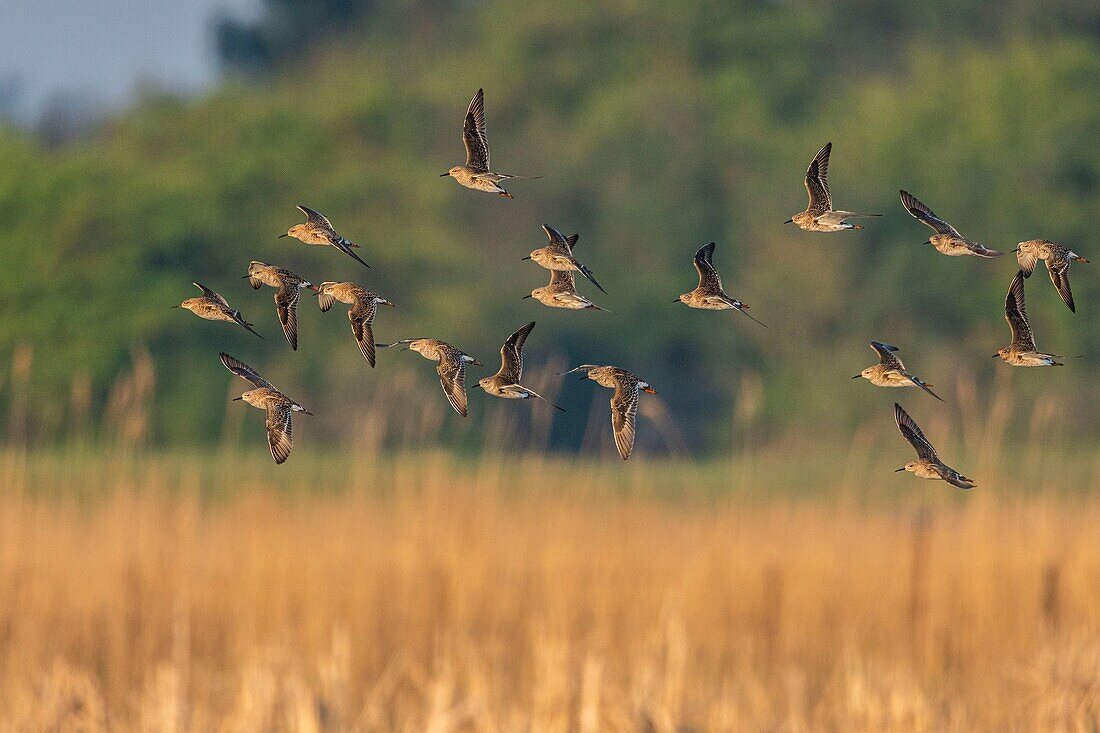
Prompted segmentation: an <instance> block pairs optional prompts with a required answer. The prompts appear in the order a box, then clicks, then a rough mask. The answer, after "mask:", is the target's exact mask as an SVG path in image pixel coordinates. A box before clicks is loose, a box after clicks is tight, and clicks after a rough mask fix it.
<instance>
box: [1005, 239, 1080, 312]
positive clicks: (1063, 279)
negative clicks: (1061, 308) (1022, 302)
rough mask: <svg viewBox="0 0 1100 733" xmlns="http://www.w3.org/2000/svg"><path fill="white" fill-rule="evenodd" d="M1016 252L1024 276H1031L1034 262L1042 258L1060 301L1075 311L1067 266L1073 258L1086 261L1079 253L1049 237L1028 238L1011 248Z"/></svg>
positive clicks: (1071, 262) (1071, 310)
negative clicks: (1060, 298) (1060, 297)
mask: <svg viewBox="0 0 1100 733" xmlns="http://www.w3.org/2000/svg"><path fill="white" fill-rule="evenodd" d="M1013 251H1014V252H1015V253H1016V261H1017V262H1019V263H1020V270H1021V271H1022V272H1023V273H1024V277H1031V273H1032V272H1034V271H1035V263H1036V262H1038V261H1039V260H1043V261H1045V262H1046V263H1047V273H1048V274H1049V275H1050V281H1051V282H1052V283H1054V287H1055V288H1056V289H1057V290H1058V295H1060V296H1062V302H1064V303H1065V304H1066V305H1067V306H1069V309H1070V312H1071V313H1076V312H1077V309H1076V308H1075V307H1074V306H1073V293H1072V292H1071V291H1070V289H1069V266H1070V265H1072V264H1073V262H1074V260H1076V261H1077V262H1084V263H1087V262H1088V260H1086V259H1085V258H1084V257H1082V256H1081V255H1079V254H1077V253H1076V252H1074V251H1073V250H1071V249H1069V248H1067V247H1063V246H1062V245H1060V244H1058V243H1056V242H1052V241H1050V240H1049V239H1030V240H1028V241H1026V242H1020V244H1019V245H1017V246H1016V249H1014V250H1013Z"/></svg>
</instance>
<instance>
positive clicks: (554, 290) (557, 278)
mask: <svg viewBox="0 0 1100 733" xmlns="http://www.w3.org/2000/svg"><path fill="white" fill-rule="evenodd" d="M527 298H534V299H535V300H537V301H538V302H540V303H542V304H543V305H546V306H549V307H551V308H572V309H574V310H580V309H582V308H587V309H589V310H598V311H605V312H607V313H610V312H611V311H608V310H607V309H606V308H601V307H600V306H598V305H596V304H595V303H593V302H592V301H591V300H589V299H588V298H586V297H584V296H583V295H581V294H580V293H578V292H577V281H576V279H575V278H574V277H573V273H572V272H569V271H568V270H551V271H550V284H549V285H543V286H542V287H541V288H535V289H534V290H532V291H531V293H530V295H525V296H523V298H522V300H526V299H527Z"/></svg>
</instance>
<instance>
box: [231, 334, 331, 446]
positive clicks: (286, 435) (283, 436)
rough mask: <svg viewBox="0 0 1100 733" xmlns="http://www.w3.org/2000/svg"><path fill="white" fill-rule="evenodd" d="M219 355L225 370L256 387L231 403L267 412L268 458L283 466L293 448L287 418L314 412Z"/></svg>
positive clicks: (240, 363)
mask: <svg viewBox="0 0 1100 733" xmlns="http://www.w3.org/2000/svg"><path fill="white" fill-rule="evenodd" d="M218 356H219V357H220V358H221V360H222V364H224V365H225V368H226V369H228V370H229V371H231V372H233V373H234V374H236V375H237V376H238V377H240V378H241V379H244V380H246V381H248V382H251V383H252V385H253V386H254V387H255V389H250V390H248V391H247V392H245V393H243V394H242V395H241V396H240V397H234V398H233V401H234V402H236V401H237V400H243V401H245V402H247V403H248V404H250V405H252V406H253V407H258V408H260V409H261V410H267V445H268V447H269V448H270V449H271V457H272V458H274V459H275V463H282V462H283V461H285V460H286V459H287V458H288V457H289V456H290V449H291V448H293V447H294V434H293V430H292V428H291V422H290V416H291V415H292V414H294V413H295V412H302V413H305V414H306V415H312V414H313V413H312V412H310V411H309V410H307V409H306V408H304V407H302V406H301V405H300V404H298V403H297V402H295V401H294V400H292V399H290V398H289V397H287V396H286V395H285V394H283V393H282V392H280V391H279V390H278V389H277V388H276V387H275V385H273V384H272V383H271V382H269V381H267V380H266V379H264V378H263V377H261V376H260V375H259V374H258V373H257V372H256V370H255V369H253V368H252V367H250V366H248V365H247V364H245V363H244V362H243V361H240V360H238V359H234V358H233V357H232V356H230V355H229V354H226V353H224V352H222V353H220V354H218Z"/></svg>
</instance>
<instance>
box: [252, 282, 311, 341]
mask: <svg viewBox="0 0 1100 733" xmlns="http://www.w3.org/2000/svg"><path fill="white" fill-rule="evenodd" d="M245 277H246V278H248V282H249V283H250V284H251V285H252V287H253V288H254V289H256V290H259V289H260V286H261V285H267V286H269V287H272V288H276V291H275V309H276V311H278V313H279V323H281V324H282V326H283V335H285V336H286V340H287V341H288V342H289V343H290V348H292V349H294V350H295V351H297V350H298V298H299V296H300V295H301V289H302V288H309V289H310V290H316V289H317V287H316V286H315V285H313V284H312V283H310V282H309V281H308V280H306V279H305V278H302V277H299V276H297V275H295V274H294V273H293V272H291V271H290V270H284V269H283V268H281V267H275V266H274V265H269V264H267V263H266V262H260V261H259V260H252V262H250V263H249V264H248V274H247V275H245Z"/></svg>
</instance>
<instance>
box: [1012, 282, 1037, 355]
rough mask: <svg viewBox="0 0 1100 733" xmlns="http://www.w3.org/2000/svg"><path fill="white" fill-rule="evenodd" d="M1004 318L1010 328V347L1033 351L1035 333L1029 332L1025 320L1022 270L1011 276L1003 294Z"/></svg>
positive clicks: (1028, 325) (1029, 328)
mask: <svg viewBox="0 0 1100 733" xmlns="http://www.w3.org/2000/svg"><path fill="white" fill-rule="evenodd" d="M1005 320H1006V321H1008V327H1009V328H1010V329H1012V348H1014V349H1020V350H1023V351H1035V335H1034V334H1033V333H1032V332H1031V324H1030V323H1028V321H1027V310H1026V308H1025V306H1024V271H1023V270H1020V271H1019V272H1017V273H1016V277H1014V278H1012V284H1011V285H1009V286H1008V295H1006V296H1005Z"/></svg>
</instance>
